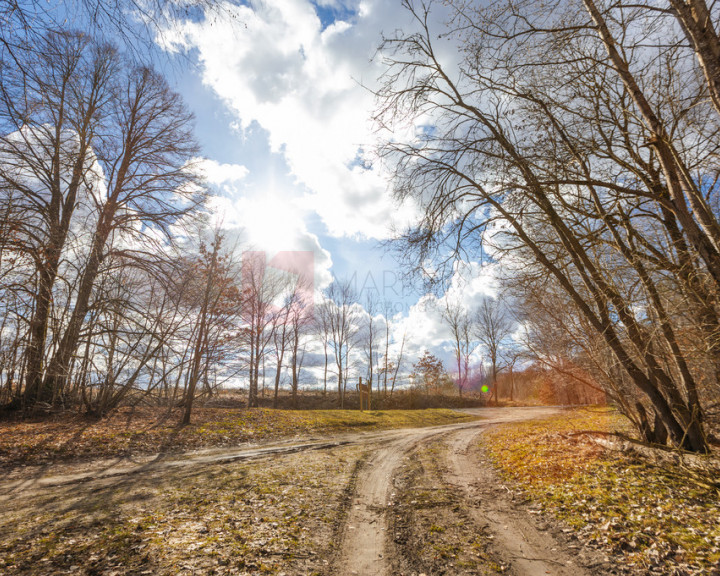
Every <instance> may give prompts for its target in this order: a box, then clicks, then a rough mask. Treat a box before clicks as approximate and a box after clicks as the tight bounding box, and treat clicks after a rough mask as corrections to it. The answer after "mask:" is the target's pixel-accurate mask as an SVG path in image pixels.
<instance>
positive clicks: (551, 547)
mask: <svg viewBox="0 0 720 576" xmlns="http://www.w3.org/2000/svg"><path fill="white" fill-rule="evenodd" d="M467 411H470V412H472V413H474V414H477V415H480V416H482V418H483V419H482V420H478V421H474V422H469V423H463V424H452V425H446V426H437V427H432V428H419V429H404V430H389V431H382V432H372V433H365V434H363V433H357V434H343V435H338V436H336V437H333V438H303V439H295V440H292V441H286V442H281V443H273V444H267V445H258V446H255V447H249V448H247V447H246V448H242V449H240V448H235V449H216V450H211V451H205V452H194V453H188V454H185V455H183V456H182V457H178V456H177V455H173V456H172V457H168V458H166V457H163V456H161V455H160V456H156V457H152V458H151V457H143V458H142V459H136V460H132V459H130V460H123V461H112V460H111V461H107V460H106V461H98V462H94V463H84V464H63V465H60V466H54V465H48V466H43V467H27V468H18V469H15V470H13V471H12V472H11V474H8V475H6V476H5V477H3V478H1V479H0V506H1V507H3V509H4V512H5V513H4V515H3V518H2V519H0V543H2V544H1V545H0V573H3V574H65V573H73V574H88V575H89V574H108V575H109V574H116V575H122V574H140V573H152V574H185V573H187V574H268V573H269V574H285V575H287V576H289V575H291V574H323V575H327V576H333V575H337V576H347V575H352V574H358V575H372V576H382V575H389V574H407V575H408V576H409V575H411V574H415V575H416V576H421V575H422V574H427V575H429V574H513V575H517V576H537V575H547V574H556V575H558V576H568V575H573V576H590V575H594V574H611V573H612V570H611V568H610V567H609V566H608V565H606V564H603V559H602V558H598V557H597V556H595V555H593V554H594V553H593V552H591V551H585V550H584V549H583V548H582V546H581V545H580V544H578V542H577V541H575V540H573V539H572V535H571V534H570V535H568V534H567V533H564V532H562V530H561V529H560V527H557V526H554V525H553V524H552V523H551V522H550V521H549V519H543V518H542V517H540V515H539V514H537V513H535V512H536V511H534V510H530V509H529V507H528V506H527V505H526V504H525V503H523V502H522V501H518V500H516V499H515V498H514V496H513V494H512V493H511V492H510V491H509V490H508V489H507V488H505V487H504V486H503V484H502V483H501V482H500V481H499V480H498V478H497V476H496V475H495V472H494V471H493V470H492V468H491V467H490V465H489V464H488V463H487V461H486V460H484V456H483V454H482V452H481V451H480V448H479V446H478V442H477V441H476V440H477V438H478V435H480V434H482V433H483V431H485V430H487V429H488V428H489V427H491V426H494V425H496V424H498V423H500V422H509V421H521V420H527V419H536V418H542V417H546V416H550V415H552V414H556V413H557V411H558V410H557V409H553V408H482V409H468V410H467ZM110 502H111V503H112V506H111V507H110V508H109V509H108V510H105V508H104V503H110ZM90 504H91V506H90ZM88 506H90V507H89V508H88ZM190 519H192V520H193V521H192V522H191V521H190ZM93 531H94V532H93ZM167 534H172V535H173V538H167V537H166V535H167ZM128 542H130V543H131V544H132V547H131V549H132V550H138V553H137V554H136V555H135V556H131V557H128V556H127V554H126V553H124V552H123V550H126V549H127V547H128V546H127V543H128ZM140 550H141V551H142V554H141V553H140V552H139V551H140ZM124 554H125V555H124ZM89 558H92V559H93V560H92V564H90V563H89V560H88V559H89Z"/></svg>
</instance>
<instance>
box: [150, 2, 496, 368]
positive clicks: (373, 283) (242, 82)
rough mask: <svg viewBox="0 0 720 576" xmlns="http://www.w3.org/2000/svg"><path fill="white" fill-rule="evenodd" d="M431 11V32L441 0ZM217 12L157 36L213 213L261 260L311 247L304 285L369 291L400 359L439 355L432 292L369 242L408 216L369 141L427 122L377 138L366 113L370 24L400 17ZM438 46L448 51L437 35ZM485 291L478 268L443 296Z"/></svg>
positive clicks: (317, 5)
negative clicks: (382, 307)
mask: <svg viewBox="0 0 720 576" xmlns="http://www.w3.org/2000/svg"><path fill="white" fill-rule="evenodd" d="M433 13H434V15H435V18H436V19H437V26H438V31H440V28H441V26H442V19H443V14H442V4H438V5H436V8H435V9H434V12H433ZM219 14H220V15H219V16H213V17H210V18H206V19H204V20H202V19H197V18H193V19H192V20H187V21H184V22H176V23H175V25H174V26H172V27H170V28H169V29H168V30H167V31H166V32H165V33H164V34H163V35H162V36H161V40H159V41H158V45H159V47H160V48H161V49H162V50H164V51H165V53H166V54H167V55H170V57H171V58H175V57H177V58H178V60H177V61H178V63H179V65H178V68H177V69H178V70H179V73H177V74H176V75H175V78H176V86H177V89H178V90H179V91H180V93H181V94H182V95H183V96H184V98H185V100H186V101H187V103H188V105H189V106H190V108H191V109H192V110H193V111H194V113H195V115H196V117H197V130H196V132H197V136H198V138H199V140H200V142H201V144H202V146H203V154H204V155H205V156H206V157H207V158H208V161H207V167H206V171H207V175H208V179H209V181H210V183H211V185H212V186H213V188H214V190H215V192H216V194H217V201H216V202H215V204H214V206H213V210H214V212H215V214H216V215H217V218H218V219H219V221H221V222H222V224H223V226H225V227H226V228H229V229H232V230H236V231H239V235H240V237H241V238H242V239H243V241H244V242H246V243H249V244H250V245H252V247H253V248H254V249H260V250H266V251H267V252H268V255H269V257H272V255H273V254H274V253H275V252H277V251H293V250H312V251H313V252H314V253H315V265H316V276H315V281H316V287H320V288H321V287H322V286H324V285H325V284H327V283H328V282H330V280H331V278H332V277H333V276H334V277H337V278H341V279H350V280H353V282H354V285H355V287H356V290H357V291H358V292H360V300H361V301H364V299H365V296H366V295H367V293H368V292H369V291H372V290H377V292H378V293H379V296H380V298H381V299H383V300H386V301H389V302H390V303H391V305H392V306H393V310H394V312H396V313H397V314H398V315H397V316H396V319H395V320H396V321H395V324H394V331H395V340H396V342H399V341H400V340H401V337H402V334H407V340H408V342H407V343H406V345H407V351H408V352H409V353H410V355H411V356H412V355H413V354H419V353H421V351H422V349H424V348H430V349H432V350H433V351H435V352H437V353H438V354H439V355H441V356H442V357H443V358H444V359H445V360H446V364H448V361H449V359H450V357H449V350H450V345H449V342H448V340H447V336H448V334H446V331H445V329H444V328H443V326H442V324H441V322H440V318H439V312H438V310H437V308H439V307H442V305H443V301H442V299H441V300H440V301H438V299H437V297H435V296H429V295H423V294H422V293H421V291H420V290H419V289H418V288H417V287H416V288H414V289H409V288H408V287H407V286H405V285H404V283H403V280H402V271H401V270H400V269H399V266H398V262H397V260H396V258H395V256H394V255H393V254H392V253H391V252H388V251H387V250H384V249H382V248H380V246H379V244H380V243H381V242H382V241H384V240H387V239H388V238H390V237H391V236H392V231H391V228H392V227H393V226H399V227H402V226H404V225H406V224H407V223H408V222H411V221H412V220H413V218H415V217H416V212H415V208H414V207H413V206H412V205H405V206H398V205H397V204H396V203H395V202H394V201H393V199H392V197H391V194H390V190H389V175H388V173H387V172H386V168H384V167H383V165H382V163H381V162H379V161H378V160H377V158H376V157H375V155H374V150H375V149H376V146H377V145H378V143H379V142H380V141H381V139H382V138H389V137H404V136H408V135H410V136H412V135H413V134H414V133H416V132H417V131H422V130H427V125H422V126H421V125H418V126H407V127H405V128H404V129H405V130H406V131H407V132H406V133H405V134H393V135H389V134H387V133H385V134H381V133H379V132H378V131H377V126H375V125H374V124H373V123H372V121H371V117H372V113H373V110H374V106H375V102H374V98H373V95H372V93H371V90H372V89H373V88H374V87H376V86H377V82H378V78H379V77H380V75H381V74H382V72H383V63H382V58H381V57H379V56H378V54H377V49H378V46H379V45H380V42H381V39H382V34H383V32H386V33H392V32H393V31H394V30H396V29H404V30H407V29H409V27H410V26H411V25H412V21H411V18H410V16H409V14H408V13H407V12H406V11H405V10H404V9H403V8H402V7H401V5H400V2H387V1H386V0H317V1H314V2H313V1H311V0H251V1H249V2H243V3H236V4H229V3H228V4H222V5H221V10H220V12H219ZM441 49H442V50H444V51H445V54H443V55H441V57H444V58H446V59H453V58H456V57H457V51H456V50H454V48H453V46H452V45H451V43H441ZM491 293H492V279H491V276H490V275H489V274H488V273H487V271H482V270H480V269H479V268H478V267H472V268H467V269H466V270H465V271H464V272H463V274H458V277H457V278H456V279H455V281H454V282H453V284H452V288H451V290H450V293H449V294H447V295H446V296H445V297H446V298H453V299H454V300H461V301H463V302H465V303H466V304H467V305H468V306H471V305H472V303H473V302H474V301H476V299H477V298H478V297H483V296H484V295H486V294H491Z"/></svg>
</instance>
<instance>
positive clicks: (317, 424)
mask: <svg viewBox="0 0 720 576" xmlns="http://www.w3.org/2000/svg"><path fill="white" fill-rule="evenodd" d="M180 416H181V414H180V411H175V412H161V413H160V414H158V410H157V409H151V408H145V409H135V410H131V409H123V410H121V411H118V412H117V413H115V414H113V415H112V416H110V417H108V418H105V419H102V420H88V419H86V418H83V417H81V416H78V415H75V414H64V415H59V416H56V417H54V418H49V419H44V420H40V421H28V420H10V421H8V420H5V421H0V464H2V465H11V464H37V463H45V462H52V461H57V460H68V459H90V458H99V457H116V456H127V455H134V454H153V453H157V452H180V451H184V450H192V449H199V448H208V447H218V446H236V445H238V444H243V443H247V442H258V441H268V440H274V439H280V438H288V437H293V436H308V435H314V434H323V435H325V434H334V433H341V432H349V431H357V430H383V429H390V428H411V427H421V426H436V425H439V424H450V423H456V422H468V421H471V420H474V419H476V417H474V416H470V415H468V414H462V413H459V412H455V411H453V410H447V409H431V410H385V411H365V412H360V411H357V410H272V409H267V408H258V409H251V410H247V409H237V408H199V409H197V410H196V411H195V412H194V416H193V423H192V424H191V425H189V426H185V427H179V426H178V424H177V423H178V422H179V420H180Z"/></svg>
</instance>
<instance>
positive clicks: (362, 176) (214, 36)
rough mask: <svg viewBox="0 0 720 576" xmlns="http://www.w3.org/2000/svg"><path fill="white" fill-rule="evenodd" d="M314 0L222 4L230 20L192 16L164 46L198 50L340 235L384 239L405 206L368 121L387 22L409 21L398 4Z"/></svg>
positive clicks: (220, 87)
mask: <svg viewBox="0 0 720 576" xmlns="http://www.w3.org/2000/svg"><path fill="white" fill-rule="evenodd" d="M321 5H323V6H324V8H323V10H335V11H336V17H335V19H334V20H333V21H332V22H331V23H329V24H327V22H323V19H322V18H321V17H320V15H319V10H320V9H319V8H317V7H316V6H315V5H313V4H312V3H311V2H309V1H307V0H273V1H272V2H266V1H260V0H251V1H250V2H249V5H230V4H228V5H225V6H224V9H223V11H222V13H224V14H225V15H226V17H224V18H222V19H220V18H212V19H208V20H205V21H201V22H193V21H188V22H185V23H184V24H183V25H182V26H179V27H177V28H173V32H172V33H168V34H165V35H164V36H163V41H164V43H165V44H164V45H165V47H166V48H167V49H174V50H184V51H191V50H194V51H196V52H195V53H196V54H197V58H198V60H199V63H200V64H201V68H202V79H203V82H204V83H205V84H206V85H207V86H209V87H210V88H211V89H212V90H214V92H215V93H216V94H217V95H218V96H219V97H220V98H221V99H222V100H223V101H224V102H225V103H226V105H227V106H228V108H229V109H231V110H232V111H233V112H234V114H235V115H236V116H237V118H238V121H239V125H240V126H241V127H242V128H244V129H247V128H248V127H249V126H250V125H251V123H253V122H257V123H258V124H259V125H261V126H262V127H263V128H264V129H265V130H267V132H268V135H269V143H270V146H271V149H272V150H273V151H274V152H281V153H282V154H283V155H284V157H285V159H286V161H287V164H288V166H289V167H290V170H291V172H292V174H293V175H294V177H295V178H296V179H297V181H298V182H299V183H301V184H302V185H303V186H304V187H305V188H306V189H307V190H308V192H307V195H306V197H305V198H304V203H305V205H306V206H307V208H308V209H311V210H313V211H314V212H316V213H317V214H318V215H319V216H320V217H321V218H322V220H323V222H324V224H325V225H326V227H327V229H328V231H329V233H330V234H331V235H335V236H343V235H347V236H353V235H362V236H366V237H372V238H382V237H387V235H388V234H389V229H390V225H391V224H392V223H393V221H394V220H396V219H401V220H402V219H405V220H407V218H409V217H411V208H409V207H408V208H406V209H405V210H404V211H401V212H398V211H397V210H395V209H394V207H393V205H392V202H391V200H390V198H389V195H388V193H387V178H386V175H385V174H383V173H382V169H381V167H380V166H379V165H378V164H377V163H374V162H373V157H372V150H373V148H374V145H375V142H376V137H375V135H374V134H373V130H372V128H373V127H372V125H371V122H370V120H369V118H370V116H371V113H372V109H373V105H374V102H373V95H372V93H371V92H370V91H369V90H368V89H366V88H364V87H363V86H362V85H361V84H363V83H369V84H373V83H374V81H375V79H376V78H377V77H378V76H379V75H380V73H381V63H379V62H378V61H376V60H375V61H373V60H372V56H373V54H374V52H375V50H376V47H377V44H378V42H379V40H380V31H381V30H382V29H383V27H388V26H390V27H394V26H396V25H398V23H400V22H402V20H403V18H407V16H406V15H405V14H404V12H403V11H402V10H401V8H400V6H399V5H398V4H396V3H393V2H381V1H379V0H376V1H364V2H353V3H349V2H347V3H345V2H344V3H339V2H330V1H325V2H322V3H321Z"/></svg>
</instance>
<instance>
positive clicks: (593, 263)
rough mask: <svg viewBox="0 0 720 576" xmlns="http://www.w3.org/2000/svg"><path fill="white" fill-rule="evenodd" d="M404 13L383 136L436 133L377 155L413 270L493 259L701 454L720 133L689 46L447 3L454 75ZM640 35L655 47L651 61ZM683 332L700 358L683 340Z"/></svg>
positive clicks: (559, 12)
mask: <svg viewBox="0 0 720 576" xmlns="http://www.w3.org/2000/svg"><path fill="white" fill-rule="evenodd" d="M405 5H406V7H407V8H408V9H409V10H410V12H411V13H412V14H413V15H414V16H415V18H416V23H417V30H416V31H415V32H413V33H409V34H405V33H398V34H397V35H396V36H394V37H391V38H388V39H387V40H386V41H385V43H384V45H383V49H382V50H381V53H382V54H383V55H385V56H386V57H387V64H388V66H389V68H388V73H387V74H386V76H385V80H386V84H385V86H384V87H383V88H382V89H381V90H380V92H379V94H378V97H379V112H378V121H379V122H381V123H382V125H386V126H390V125H394V124H397V123H400V122H402V123H407V122H412V121H413V120H419V119H420V118H422V119H423V121H424V122H427V119H428V118H430V119H431V120H430V121H431V122H432V124H433V126H434V130H431V131H427V132H425V133H423V134H422V135H421V137H419V138H417V139H416V140H414V141H408V142H400V141H398V140H397V139H396V140H394V141H392V142H390V143H388V145H387V146H386V147H385V148H384V152H385V156H386V158H388V159H389V160H393V161H394V162H395V166H396V178H395V184H396V195H397V197H398V199H400V200H402V199H404V198H410V197H412V198H413V199H414V200H415V201H417V202H418V203H419V205H420V206H421V208H422V210H423V213H424V216H423V218H422V220H421V221H420V222H419V223H418V225H417V226H415V227H413V228H412V229H410V230H409V231H408V232H407V233H406V234H404V235H403V237H402V242H401V245H402V251H403V254H404V255H405V256H406V257H407V258H408V264H409V265H410V266H413V267H414V268H415V269H421V268H422V266H423V265H424V264H425V263H428V262H430V263H432V265H433V272H434V275H435V277H436V278H443V277H444V276H445V271H446V270H448V269H450V266H449V264H450V263H451V262H452V260H453V259H455V258H456V257H458V255H459V254H462V253H467V252H468V251H473V250H475V249H477V248H479V247H480V246H481V244H483V243H488V242H490V243H492V244H493V246H494V247H495V249H496V251H495V253H496V254H497V255H499V256H502V255H507V258H506V260H505V263H506V264H507V265H509V266H510V267H514V269H515V270H516V271H520V272H521V273H522V274H524V275H525V276H526V277H528V278H532V279H533V284H535V285H543V283H544V284H545V285H555V286H557V287H559V288H560V289H561V290H562V291H564V292H565V294H566V295H567V297H568V298H569V299H570V301H571V302H572V305H573V306H574V307H576V309H577V310H578V312H579V313H580V314H581V315H582V316H583V318H584V321H585V322H586V323H587V326H588V329H589V330H591V331H592V332H593V333H594V334H595V335H596V336H598V337H599V338H600V340H601V341H602V342H603V346H604V347H605V348H606V350H607V351H608V353H609V354H610V355H611V356H612V357H614V359H615V361H616V364H617V365H618V366H620V367H621V370H622V372H623V373H624V377H625V378H627V379H628V380H629V381H630V382H632V383H633V386H635V387H636V389H637V390H638V391H640V392H641V393H642V395H643V396H644V398H645V400H646V402H647V403H648V404H649V405H650V406H651V407H652V410H653V411H654V412H655V414H656V415H657V416H658V417H659V418H660V419H661V420H662V421H663V423H664V425H665V426H666V427H667V429H668V431H669V433H670V436H671V438H672V439H673V442H675V443H676V444H677V445H682V446H683V447H685V448H688V449H691V450H695V451H705V450H707V442H706V440H705V436H704V431H703V424H702V419H703V416H702V408H701V401H700V393H699V386H698V379H699V376H700V375H701V374H702V373H703V368H704V365H703V364H704V363H706V362H708V361H709V362H711V363H713V365H714V366H717V359H718V355H717V335H718V331H717V327H718V323H717V313H716V312H715V311H714V310H713V308H714V305H711V306H710V307H709V308H708V306H707V305H706V304H707V303H708V302H717V269H716V266H717V251H716V240H717V238H716V231H717V229H718V227H717V222H716V219H715V216H714V215H713V213H712V211H711V210H709V209H708V207H709V206H710V205H712V202H713V201H714V200H709V199H713V198H715V197H716V196H717V187H716V185H715V183H716V181H717V180H716V178H715V174H717V173H718V170H717V159H718V155H717V151H716V147H715V145H714V142H715V141H716V136H717V134H718V131H719V130H720V124H719V123H718V121H717V118H716V115H711V116H708V115H707V113H706V112H707V106H708V105H709V104H707V100H704V99H703V93H704V91H705V90H706V88H705V87H703V86H701V85H700V84H697V83H694V78H692V77H691V76H688V75H687V74H684V73H683V72H684V70H685V69H684V68H683V64H682V61H681V60H682V58H683V57H685V56H687V53H686V52H684V50H685V49H684V45H683V43H684V40H682V41H678V40H677V37H674V38H673V37H672V36H670V37H669V38H668V37H666V36H667V34H666V32H665V31H664V30H661V29H660V27H658V25H657V24H658V21H656V20H653V18H651V17H648V16H647V14H648V13H649V12H650V11H651V10H650V8H648V7H643V6H639V7H638V6H633V7H627V8H626V7H625V6H622V5H618V4H613V5H611V6H610V7H609V8H607V9H605V8H602V9H601V8H599V7H598V6H597V5H596V4H595V3H594V2H591V1H590V0H587V1H584V2H564V3H560V2H551V3H550V4H548V3H539V2H534V1H532V0H524V1H521V2H515V1H513V2H509V1H508V2H505V3H502V4H498V3H496V4H495V5H493V7H492V8H488V7H483V6H480V5H473V6H469V5H466V4H465V3H461V2H457V3H454V2H450V3H448V5H449V7H450V9H451V10H452V12H453V16H454V17H453V18H452V20H451V25H450V26H451V29H450V30H447V31H446V33H447V34H448V35H449V36H451V37H454V38H456V39H458V41H459V42H460V45H461V49H462V54H463V55H464V57H463V61H462V63H461V65H460V66H461V73H460V74H459V75H457V74H456V73H455V72H451V71H450V70H448V69H446V68H445V67H444V65H443V63H442V62H441V61H440V59H439V58H438V56H437V53H436V52H435V49H434V42H435V38H436V34H435V32H434V31H432V30H431V29H430V25H429V19H428V12H427V10H428V9H427V6H425V5H423V6H416V5H414V4H412V3H410V2H406V3H405ZM608 16H612V26H610V25H609V24H608V22H609V21H610V20H609V18H608ZM540 17H541V20H542V21H543V26H542V28H538V27H536V26H535V25H534V23H535V22H537V21H539V20H538V18H540ZM640 30H642V31H643V32H642V33H641V32H640ZM663 34H665V36H663V37H662V39H661V40H660V38H661V36H662V35H663ZM653 35H654V36H653ZM648 36H652V37H654V38H657V39H659V45H662V46H664V47H667V48H663V50H662V51H661V55H660V57H655V56H654V55H653V56H651V55H650V54H649V52H648V51H647V50H646V49H645V48H644V46H645V45H646V44H645V43H646V41H647V38H648ZM668 40H669V41H668ZM548 55H552V57H550V58H549V57H548ZM628 58H630V59H631V60H630V61H629V60H628ZM633 66H640V67H642V68H641V69H643V70H645V71H648V70H652V71H653V73H652V74H649V73H646V74H644V75H642V76H640V75H637V74H634V73H632V68H633ZM668 70H671V71H672V73H671V74H666V71H668ZM454 78H460V80H458V81H455V80H454ZM568 78H572V79H573V81H572V82H568V81H567V79H568ZM648 94H652V98H650V97H648ZM678 103H681V104H678ZM702 182H704V183H705V186H706V191H705V193H704V197H702V196H703V194H702V193H700V188H701V187H702V185H701V184H700V183H702ZM496 224H497V225H496ZM448 246H452V247H454V250H452V251H451V253H450V254H449V257H448V252H447V247H448ZM703 303H705V304H703ZM648 311H651V313H650V314H648V313H647V312H648ZM688 317H689V318H692V319H693V322H694V323H695V326H694V329H696V330H697V334H698V339H699V341H700V342H703V343H704V345H703V346H702V347H701V348H700V349H697V348H696V349H695V350H692V349H691V348H689V347H687V346H684V342H683V340H682V339H681V338H679V334H680V333H682V332H683V331H684V330H685V329H686V326H687V322H686V321H685V320H684V318H688ZM660 350H662V353H660ZM693 356H696V357H697V360H695V359H694V358H693ZM703 356H704V358H703Z"/></svg>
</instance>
